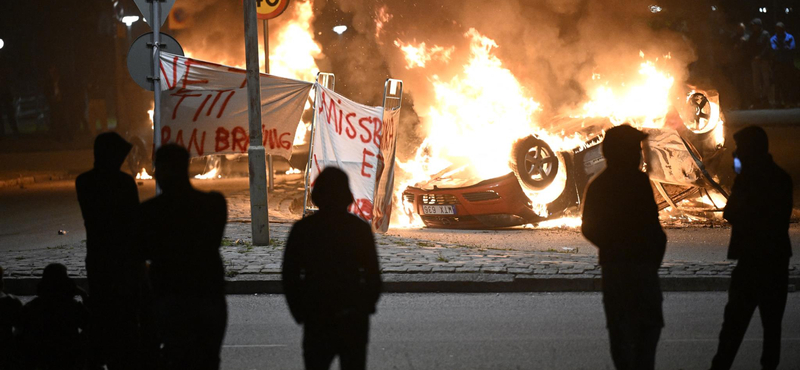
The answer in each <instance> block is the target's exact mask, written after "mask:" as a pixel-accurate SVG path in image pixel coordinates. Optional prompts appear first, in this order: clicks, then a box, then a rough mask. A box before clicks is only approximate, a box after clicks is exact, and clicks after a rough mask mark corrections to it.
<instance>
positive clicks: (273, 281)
mask: <svg viewBox="0 0 800 370" xmlns="http://www.w3.org/2000/svg"><path fill="white" fill-rule="evenodd" d="M382 278H383V292H384V293H542V292H551V293H552V292H599V291H601V290H602V285H601V283H600V278H599V277H574V278H572V277H564V276H554V275H550V276H536V277H533V276H530V275H518V276H515V275H509V274H384V275H382ZM39 280H40V279H39V278H7V279H5V280H4V281H5V287H6V289H5V290H6V292H8V293H11V294H15V295H19V296H30V295H35V294H36V285H37V284H38V283H39ZM73 280H74V281H75V282H76V283H77V284H78V286H80V287H82V288H84V289H86V288H87V285H88V284H87V281H86V278H73ZM729 285H730V277H661V290H662V291H664V292H724V291H727V290H728V286H729ZM798 285H800V277H790V278H789V292H794V291H795V287H797V286H798ZM225 290H226V293H227V294H282V293H283V288H282V287H281V280H280V275H279V274H274V275H268V276H258V277H254V278H252V279H237V280H229V281H228V282H227V285H226V288H225Z"/></svg>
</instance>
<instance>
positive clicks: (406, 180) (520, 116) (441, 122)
mask: <svg viewBox="0 0 800 370" xmlns="http://www.w3.org/2000/svg"><path fill="white" fill-rule="evenodd" d="M464 36H465V37H467V38H469V40H470V59H469V61H468V62H467V63H466V64H465V65H464V66H463V69H462V70H461V72H460V73H458V74H457V75H455V76H454V77H453V78H452V79H450V80H449V81H444V80H442V79H440V78H439V77H438V76H437V75H433V76H431V77H430V78H429V80H430V82H431V84H432V85H433V90H434V92H435V96H436V97H435V100H434V102H433V104H432V105H431V106H430V107H429V108H427V115H424V116H422V117H421V119H422V120H423V124H424V125H425V126H424V130H425V131H426V133H425V140H424V141H423V143H422V145H420V147H419V148H418V149H417V152H416V155H415V158H414V159H412V160H409V161H407V162H401V161H398V166H399V167H400V169H402V170H403V171H402V172H403V174H401V175H399V176H398V178H399V180H400V181H399V183H400V186H399V188H398V191H397V192H396V194H395V199H396V200H397V202H398V204H403V201H402V191H403V190H404V189H405V188H406V187H407V186H409V185H414V184H416V183H418V182H420V181H426V180H431V179H432V178H433V179H435V180H438V179H450V180H451V181H454V182H453V184H454V185H457V184H458V183H457V182H458V181H459V180H462V181H463V180H465V179H466V180H469V179H475V178H477V179H488V178H492V177H497V176H502V175H505V174H507V173H508V172H510V169H509V167H508V160H509V154H510V150H511V148H512V146H513V144H514V142H515V141H517V140H518V139H519V138H522V137H526V136H528V135H531V134H537V135H539V137H540V138H542V139H544V140H546V141H547V142H548V143H549V144H550V145H554V148H553V149H554V150H559V149H566V148H570V149H571V148H574V147H575V146H579V145H580V144H582V143H583V139H582V138H580V137H578V136H572V137H565V136H556V135H550V134H549V133H547V132H545V131H543V130H542V129H540V128H539V127H537V125H536V121H535V117H534V115H535V114H536V113H537V112H538V111H539V103H537V102H536V101H535V100H534V99H533V98H531V97H530V92H529V91H528V90H527V89H526V88H525V87H524V86H523V85H522V84H521V83H520V82H519V80H517V78H516V77H515V76H514V74H513V73H512V72H511V71H510V70H509V69H508V68H506V67H505V66H504V65H503V62H502V61H501V60H500V59H499V58H498V57H497V56H496V55H494V53H493V49H496V48H498V45H497V43H495V41H494V40H492V39H490V38H488V37H486V36H483V35H481V34H480V33H479V32H478V31H477V30H475V29H470V30H469V31H468V32H467V33H466V34H465V35H464ZM395 45H396V46H398V47H399V48H400V49H401V50H402V51H403V52H404V53H405V56H406V61H407V62H408V66H407V67H408V68H414V67H415V66H418V67H422V66H424V65H425V63H426V62H427V61H430V60H432V59H435V58H443V57H444V55H445V52H444V51H442V50H453V48H449V49H445V48H441V47H438V46H435V47H434V48H427V47H426V46H425V44H424V43H420V44H418V45H416V46H415V45H412V44H405V43H402V42H401V41H399V40H398V41H397V42H395ZM450 53H451V51H448V52H447V54H446V55H447V58H448V59H449V55H450ZM423 111H424V108H423ZM496 148H504V149H502V150H496ZM467 164H468V165H467ZM562 167H563V166H562ZM442 171H446V172H444V173H442ZM556 181H562V189H563V182H565V181H566V173H564V174H560V176H558V177H557V178H556ZM557 187H558V186H554V187H552V188H554V189H555V188H557ZM555 191H558V192H559V193H560V190H558V189H556V190H553V192H555ZM557 195H558V193H556V194H555V195H554V196H553V195H551V194H549V193H548V194H535V195H533V196H534V198H535V199H536V200H537V203H538V201H543V202H544V201H552V199H549V198H553V199H554V198H555V196H557ZM536 197H538V198H536ZM545 198H548V199H549V200H547V199H545ZM542 204H544V203H542ZM410 207H411V206H410V205H408V204H403V207H402V208H403V209H402V211H403V212H404V215H398V217H394V218H393V220H392V221H393V222H395V225H393V226H400V227H411V226H421V225H422V223H421V220H420V219H419V218H418V216H416V215H415V213H414V212H412V210H411V209H410Z"/></svg>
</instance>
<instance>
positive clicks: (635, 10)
mask: <svg viewBox="0 0 800 370" xmlns="http://www.w3.org/2000/svg"><path fill="white" fill-rule="evenodd" d="M309 1H311V0H309ZM671 1H672V0H671ZM301 2H303V0H297V1H293V2H291V3H290V4H289V9H287V11H286V13H285V14H284V15H282V16H280V17H278V18H276V19H274V20H271V21H270V30H271V32H270V34H271V40H270V41H271V43H275V42H276V41H277V40H275V39H274V37H275V36H276V34H277V32H279V30H280V29H281V28H282V27H283V26H284V25H285V24H286V22H288V21H289V20H291V18H292V8H294V7H297V6H298V4H299V3H301ZM650 5H651V0H608V1H600V0H542V1H525V0H508V1H495V2H487V1H485V0H440V1H436V2H428V1H418V0H394V1H388V0H377V1H376V0H313V7H314V16H315V17H314V19H313V21H312V22H311V23H310V24H308V27H309V28H310V29H311V31H312V32H313V36H314V38H315V40H316V41H317V43H318V44H319V45H320V46H321V47H322V54H321V55H320V56H318V58H320V59H318V60H317V61H316V62H317V65H318V66H319V68H320V70H322V71H324V72H333V73H335V74H336V76H337V83H336V90H337V91H339V92H341V93H343V94H344V95H346V96H349V97H351V98H352V99H354V100H355V101H358V102H360V103H364V104H371V105H380V104H381V98H382V95H383V82H384V81H385V80H386V78H389V77H392V78H397V79H402V80H403V81H404V83H405V99H404V102H403V114H402V115H401V127H400V130H401V131H400V135H399V138H400V139H399V140H400V142H399V154H400V156H401V158H403V157H406V156H407V155H409V154H411V153H412V151H413V150H414V149H415V148H416V146H418V145H419V143H420V142H421V139H422V136H424V133H423V132H422V131H421V125H420V124H419V120H420V118H419V117H420V116H423V117H424V116H425V114H426V113H427V112H426V111H425V109H426V107H427V106H428V105H429V104H430V103H432V102H433V101H434V100H435V95H434V92H433V90H432V84H431V78H432V76H434V75H435V76H437V78H439V79H440V80H444V81H446V80H449V79H450V78H451V77H452V76H453V75H455V74H457V73H459V72H460V71H461V70H462V66H463V65H464V64H465V63H466V62H467V59H468V57H469V42H470V40H469V38H468V37H465V34H466V32H467V31H468V30H469V29H471V28H474V29H475V30H477V31H478V32H480V33H481V34H482V35H485V36H487V37H489V38H491V39H492V40H494V41H495V42H496V43H497V48H496V49H493V53H494V54H495V55H497V56H498V57H499V59H500V60H502V62H503V65H504V67H505V68H508V69H509V70H510V71H511V72H512V73H513V74H514V76H516V78H517V79H518V80H519V81H520V82H521V83H522V85H523V86H524V88H525V94H526V95H527V96H528V97H530V98H533V99H534V100H535V101H537V102H539V103H540V104H541V112H540V115H541V117H543V118H544V119H546V118H547V117H552V116H555V115H559V114H568V113H569V112H571V111H574V109H575V108H577V107H579V106H580V105H581V104H583V103H584V102H585V101H586V100H587V91H589V89H590V88H591V86H593V85H592V83H593V81H592V76H593V75H595V76H596V75H600V76H602V77H603V79H604V81H609V82H610V83H616V82H619V83H622V82H624V81H626V80H628V79H629V78H630V77H635V76H631V75H632V74H636V73H637V71H638V66H639V64H640V63H642V61H643V59H642V58H641V57H640V51H641V52H642V53H644V56H645V58H646V59H648V60H655V59H656V58H658V59H659V62H658V63H659V64H658V66H659V69H662V70H668V71H669V72H670V74H671V75H672V76H674V77H675V81H676V85H681V84H682V82H683V81H685V80H686V78H687V76H688V73H687V66H688V65H689V63H691V62H692V61H694V59H695V54H694V51H693V45H692V43H691V42H690V41H688V40H687V39H686V38H685V37H684V36H683V34H682V33H679V32H677V31H673V30H672V29H671V28H675V27H674V26H671V28H670V27H662V26H658V21H656V20H655V15H654V14H653V13H651V12H650ZM177 6H178V5H176V7H177ZM665 8H666V6H665ZM185 11H186V12H187V13H188V14H187V15H188V18H189V19H190V20H191V23H190V24H189V26H188V27H187V28H186V29H179V30H174V31H173V32H174V33H175V35H176V37H177V38H178V40H180V41H181V44H182V45H184V47H185V49H186V50H188V51H189V52H190V53H192V56H194V57H197V58H200V59H206V60H210V61H215V62H219V63H223V64H228V65H243V64H244V41H243V40H244V35H243V26H242V18H243V15H242V8H241V2H240V1H215V0H197V1H193V2H192V5H191V7H186V8H185ZM340 24H344V25H347V26H348V27H349V29H348V31H347V32H345V33H344V34H342V35H338V34H336V33H334V32H333V31H332V28H333V27H334V26H336V25H340ZM397 40H399V41H401V42H404V43H410V42H414V43H419V42H425V43H426V45H427V46H429V47H434V46H441V47H444V48H451V47H452V48H453V51H452V53H451V54H450V55H449V58H448V59H447V60H431V61H429V62H428V63H427V64H426V66H425V67H423V68H413V69H407V68H406V67H407V64H406V61H405V58H404V55H403V53H402V51H401V50H400V48H399V47H398V46H397V45H395V41H397ZM273 45H274V44H273ZM667 55H669V56H670V58H669V59H667V58H665V56H667Z"/></svg>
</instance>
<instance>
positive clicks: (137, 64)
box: [128, 32, 183, 91]
mask: <svg viewBox="0 0 800 370" xmlns="http://www.w3.org/2000/svg"><path fill="white" fill-rule="evenodd" d="M160 44H161V51H166V52H168V53H172V54H175V55H180V56H183V48H182V47H181V45H180V44H178V41H177V40H175V39H174V38H173V37H172V36H170V35H167V34H166V33H163V32H162V33H161V42H160ZM128 73H130V74H131V78H133V80H134V81H136V83H137V84H138V85H139V86H141V87H142V88H143V89H145V90H150V91H153V33H152V32H148V33H145V34H143V35H141V36H139V37H138V38H137V39H136V41H134V42H133V45H131V48H130V50H128Z"/></svg>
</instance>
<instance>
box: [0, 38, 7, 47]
mask: <svg viewBox="0 0 800 370" xmlns="http://www.w3.org/2000/svg"><path fill="white" fill-rule="evenodd" d="M3 46H6V42H5V41H3V39H0V49H2V48H3Z"/></svg>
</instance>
